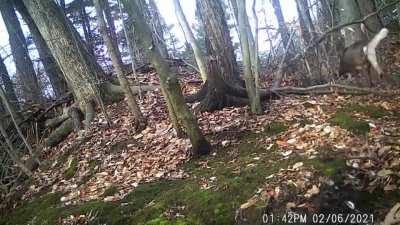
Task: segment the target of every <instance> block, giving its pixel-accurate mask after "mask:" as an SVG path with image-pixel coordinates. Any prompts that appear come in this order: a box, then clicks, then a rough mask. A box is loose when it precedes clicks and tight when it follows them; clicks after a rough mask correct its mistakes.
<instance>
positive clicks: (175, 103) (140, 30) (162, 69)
mask: <svg viewBox="0 0 400 225" xmlns="http://www.w3.org/2000/svg"><path fill="white" fill-rule="evenodd" d="M138 1H139V0H123V1H122V2H123V3H124V6H125V8H126V9H127V11H128V13H129V15H130V16H131V17H132V19H133V22H134V26H135V31H136V33H137V35H138V38H139V43H140V44H141V45H142V47H143V48H144V49H147V50H148V51H149V56H150V60H151V62H152V64H153V65H154V67H155V68H156V70H157V72H158V75H159V77H160V82H161V88H162V89H163V93H164V94H165V98H166V101H169V102H170V103H169V104H168V106H169V108H168V110H170V111H173V112H174V114H175V115H176V116H177V118H178V122H179V123H180V124H182V126H183V127H184V128H185V131H186V133H187V134H188V136H189V139H190V142H191V143H192V154H193V156H194V157H198V156H199V155H204V154H208V153H209V151H210V148H211V147H210V144H209V143H208V141H207V140H206V139H205V138H204V136H203V134H202V133H201V130H200V128H199V126H198V124H197V120H196V118H195V117H194V116H193V114H192V113H191V112H190V110H189V109H188V107H187V105H186V104H185V101H184V98H183V95H182V92H181V91H180V90H181V89H180V85H179V82H178V79H177V77H176V74H174V73H172V72H171V71H170V68H169V65H168V63H167V62H166V61H165V59H163V57H162V55H161V53H160V50H159V49H158V48H157V46H154V44H155V43H156V42H155V41H154V39H153V36H152V32H151V29H150V27H149V26H148V24H146V21H145V19H144V15H143V13H142V11H140V10H139V9H140V7H139V5H138Z"/></svg>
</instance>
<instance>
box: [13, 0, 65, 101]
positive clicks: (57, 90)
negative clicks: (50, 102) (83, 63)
mask: <svg viewBox="0 0 400 225" xmlns="http://www.w3.org/2000/svg"><path fill="white" fill-rule="evenodd" d="M14 5H15V7H16V9H17V10H18V12H19V13H20V14H21V16H22V18H23V20H24V21H25V23H26V24H27V25H28V27H29V30H30V32H31V34H32V39H33V41H34V43H35V45H36V49H37V51H38V53H39V57H40V60H41V61H42V63H43V67H44V69H45V71H46V75H47V76H48V77H49V80H50V83H51V86H52V87H53V91H54V94H55V96H56V97H57V98H59V97H62V96H63V95H64V94H65V93H67V91H68V87H67V82H66V81H65V79H64V76H63V74H62V72H61V70H60V67H58V65H57V63H56V61H55V59H54V57H53V55H51V52H50V49H49V47H48V46H47V44H46V41H45V40H44V39H43V37H42V35H41V34H40V31H39V29H38V28H37V26H36V24H35V22H33V19H32V17H31V16H30V15H29V13H28V10H27V9H26V7H25V6H24V3H23V2H22V0H14Z"/></svg>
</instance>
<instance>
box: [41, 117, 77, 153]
mask: <svg viewBox="0 0 400 225" xmlns="http://www.w3.org/2000/svg"><path fill="white" fill-rule="evenodd" d="M72 131H74V121H73V120H72V119H71V118H68V119H67V120H65V121H64V122H63V123H62V124H61V125H60V126H59V127H57V128H56V129H55V130H54V131H53V132H52V133H51V134H50V135H49V136H48V137H47V138H46V139H45V146H46V147H54V146H56V145H58V144H59V143H60V142H62V141H63V140H64V139H65V138H66V137H67V136H68V135H69V134H70V133H72Z"/></svg>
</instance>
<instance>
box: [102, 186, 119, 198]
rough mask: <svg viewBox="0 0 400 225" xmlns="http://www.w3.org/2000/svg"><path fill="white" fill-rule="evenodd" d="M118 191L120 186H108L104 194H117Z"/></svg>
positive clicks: (105, 195)
mask: <svg viewBox="0 0 400 225" xmlns="http://www.w3.org/2000/svg"><path fill="white" fill-rule="evenodd" d="M116 193H118V188H117V187H115V186H111V187H108V188H107V189H106V190H105V191H104V193H103V196H104V197H107V196H113V195H115V194H116Z"/></svg>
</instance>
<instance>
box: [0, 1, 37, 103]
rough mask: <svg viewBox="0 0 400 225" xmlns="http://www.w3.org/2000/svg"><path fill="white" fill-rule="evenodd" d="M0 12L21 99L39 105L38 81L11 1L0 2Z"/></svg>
mask: <svg viewBox="0 0 400 225" xmlns="http://www.w3.org/2000/svg"><path fill="white" fill-rule="evenodd" d="M0 11H1V14H2V17H3V20H4V23H5V24H6V28H7V32H8V35H9V41H10V45H11V51H12V55H13V58H14V62H15V66H16V70H17V71H16V72H17V76H18V78H19V79H20V80H21V82H22V91H23V95H24V96H23V97H24V99H25V100H26V101H28V102H34V103H41V102H42V100H43V99H42V94H41V91H40V88H39V84H38V80H37V78H36V74H35V70H34V68H33V64H32V61H31V59H30V57H29V52H28V47H27V44H26V40H25V36H24V33H23V32H22V29H21V25H20V23H19V20H18V17H17V15H16V13H15V11H14V7H13V5H12V2H11V0H2V1H0Z"/></svg>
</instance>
